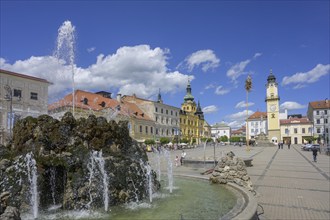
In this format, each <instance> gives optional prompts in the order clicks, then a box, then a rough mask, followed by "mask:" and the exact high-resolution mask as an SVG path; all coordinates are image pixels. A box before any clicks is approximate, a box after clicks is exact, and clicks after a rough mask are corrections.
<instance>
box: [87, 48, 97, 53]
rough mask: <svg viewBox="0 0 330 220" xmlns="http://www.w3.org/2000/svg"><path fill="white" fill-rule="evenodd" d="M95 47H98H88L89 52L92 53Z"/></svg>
mask: <svg viewBox="0 0 330 220" xmlns="http://www.w3.org/2000/svg"><path fill="white" fill-rule="evenodd" d="M95 49H96V47H90V48H87V52H88V53H91V52H93V51H94V50H95Z"/></svg>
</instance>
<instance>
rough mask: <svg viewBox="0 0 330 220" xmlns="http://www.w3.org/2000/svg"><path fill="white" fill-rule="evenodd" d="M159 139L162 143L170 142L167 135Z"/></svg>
mask: <svg viewBox="0 0 330 220" xmlns="http://www.w3.org/2000/svg"><path fill="white" fill-rule="evenodd" d="M159 141H160V143H161V144H162V145H164V144H168V143H170V139H169V138H167V137H161V138H160V139H159Z"/></svg>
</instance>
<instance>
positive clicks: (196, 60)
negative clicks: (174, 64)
mask: <svg viewBox="0 0 330 220" xmlns="http://www.w3.org/2000/svg"><path fill="white" fill-rule="evenodd" d="M199 65H201V66H202V70H203V71H204V72H206V71H208V70H209V69H215V68H216V67H218V66H219V65H220V59H219V58H218V57H217V56H216V55H215V53H214V51H213V50H199V51H197V52H194V53H192V54H191V55H190V56H188V57H187V58H186V59H185V60H184V62H183V63H180V64H179V65H178V67H180V66H185V67H186V68H187V69H188V71H190V72H191V71H192V70H193V69H194V68H195V67H197V66H199Z"/></svg>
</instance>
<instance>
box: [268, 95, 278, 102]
mask: <svg viewBox="0 0 330 220" xmlns="http://www.w3.org/2000/svg"><path fill="white" fill-rule="evenodd" d="M268 100H280V97H279V96H278V95H273V96H266V98H265V101H268Z"/></svg>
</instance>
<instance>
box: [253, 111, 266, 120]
mask: <svg viewBox="0 0 330 220" xmlns="http://www.w3.org/2000/svg"><path fill="white" fill-rule="evenodd" d="M261 117H262V118H267V112H259V111H256V112H255V113H253V114H252V115H250V117H249V119H260V118H261Z"/></svg>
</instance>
